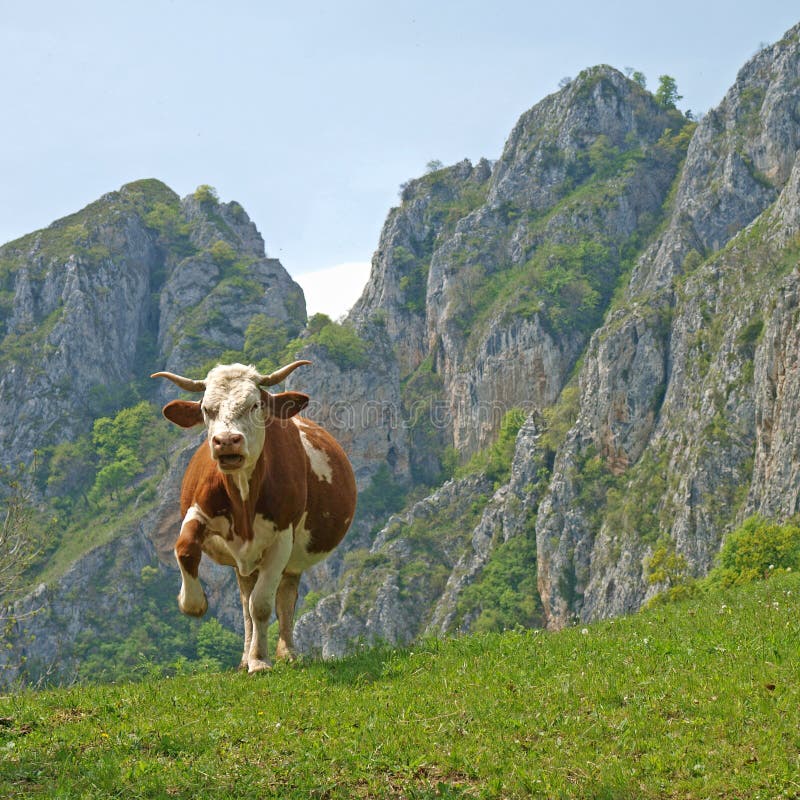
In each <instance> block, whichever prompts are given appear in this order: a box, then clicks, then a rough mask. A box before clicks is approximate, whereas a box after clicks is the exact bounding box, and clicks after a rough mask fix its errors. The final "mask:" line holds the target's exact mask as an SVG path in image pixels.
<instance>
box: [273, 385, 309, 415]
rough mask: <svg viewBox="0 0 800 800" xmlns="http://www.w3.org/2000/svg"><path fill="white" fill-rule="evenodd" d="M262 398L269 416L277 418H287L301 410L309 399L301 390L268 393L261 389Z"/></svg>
mask: <svg viewBox="0 0 800 800" xmlns="http://www.w3.org/2000/svg"><path fill="white" fill-rule="evenodd" d="M262 395H264V397H263V398H262V399H263V400H264V404H265V406H266V409H267V413H268V414H269V415H270V416H271V417H277V418H278V419H289V417H293V416H294V415H295V414H297V413H299V412H300V411H302V410H303V409H304V408H305V407H306V406H307V405H308V401H309V400H310V398H309V396H308V395H307V394H302V393H301V392H281V393H280V394H270V393H269V392H264V391H262Z"/></svg>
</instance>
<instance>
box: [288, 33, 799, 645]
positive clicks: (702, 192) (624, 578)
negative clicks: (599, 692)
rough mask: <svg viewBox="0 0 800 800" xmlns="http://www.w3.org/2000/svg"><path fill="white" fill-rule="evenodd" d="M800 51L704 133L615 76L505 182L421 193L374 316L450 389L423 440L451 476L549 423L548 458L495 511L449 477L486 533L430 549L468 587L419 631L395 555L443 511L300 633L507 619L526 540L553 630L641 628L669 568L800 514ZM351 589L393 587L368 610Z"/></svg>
mask: <svg viewBox="0 0 800 800" xmlns="http://www.w3.org/2000/svg"><path fill="white" fill-rule="evenodd" d="M799 36H800V27H796V28H794V29H792V30H791V31H789V32H788V33H787V34H786V36H785V37H784V38H783V39H782V40H781V41H780V42H778V43H777V44H775V45H774V46H772V47H768V48H765V49H763V50H762V51H760V52H759V53H758V54H757V55H756V56H755V57H754V58H753V59H752V60H751V61H750V62H749V63H748V64H747V65H746V66H745V67H744V68H743V69H742V71H741V72H740V74H739V76H738V77H737V80H736V83H735V84H734V86H733V87H732V88H731V90H730V91H729V92H728V94H727V95H726V96H725V98H724V99H723V101H722V103H721V104H720V105H719V107H717V108H715V109H713V110H711V111H710V112H709V113H708V114H706V115H705V117H704V118H703V120H702V121H701V122H700V123H699V124H698V125H695V124H694V123H688V122H687V121H686V120H681V119H680V118H679V117H677V116H675V113H674V112H673V113H672V116H668V115H667V113H666V112H665V110H664V109H659V108H657V107H655V105H654V104H653V102H652V98H650V97H649V96H648V95H646V93H644V92H641V91H640V90H639V87H635V86H634V85H632V84H630V83H629V82H627V81H626V80H625V79H624V78H623V77H622V76H621V75H619V73H616V72H615V71H613V70H610V69H608V68H605V67H600V68H595V69H593V70H588V71H587V72H585V73H582V74H581V75H580V76H579V77H578V78H577V79H576V80H575V81H573V82H572V84H571V85H570V86H568V87H567V88H565V89H564V90H563V91H562V92H559V93H558V94H556V95H553V96H551V97H550V98H546V99H545V100H544V101H543V102H542V103H540V104H539V105H537V106H536V107H534V108H533V109H532V110H531V111H530V112H528V113H527V114H525V115H523V117H522V118H521V120H520V122H519V123H518V124H517V126H516V127H515V129H514V131H513V132H512V135H511V137H510V138H509V141H508V143H507V145H506V148H505V150H504V153H503V155H502V156H501V158H500V159H499V160H498V161H497V162H496V163H495V164H494V165H492V166H491V169H490V168H489V166H488V165H487V164H486V163H485V162H483V163H481V164H480V165H479V166H478V167H475V168H473V167H471V166H470V165H469V164H468V163H463V164H459V165H456V166H455V167H452V168H450V169H448V170H445V171H443V172H440V173H434V174H432V175H427V176H425V177H424V178H422V179H419V180H418V181H414V182H411V183H409V184H408V185H407V186H406V187H405V190H404V192H403V201H404V202H403V205H402V206H401V207H400V208H399V209H395V210H393V211H392V212H391V214H390V216H389V219H388V220H387V225H386V228H385V229H384V235H383V237H382V239H381V246H380V247H379V249H378V252H377V253H376V257H375V261H374V262H373V274H372V279H371V282H370V285H369V286H368V288H367V290H366V291H365V293H364V295H363V296H362V298H361V300H360V301H359V304H358V305H357V306H356V307H355V308H354V310H353V312H352V315H351V317H352V319H353V320H354V321H355V323H356V324H358V323H359V322H361V321H363V320H365V319H368V318H370V316H371V315H372V316H375V315H377V316H378V317H379V318H385V319H386V320H387V329H388V331H389V334H390V336H392V335H395V334H394V333H393V332H395V331H396V332H397V334H396V335H397V337H398V338H402V333H401V332H402V331H404V330H407V331H409V332H410V333H411V335H410V337H409V339H408V340H406V339H404V340H403V342H402V343H401V344H398V345H397V347H396V352H397V353H398V359H399V361H400V364H401V373H405V374H410V375H411V376H412V378H413V375H414V370H415V369H418V368H419V365H420V364H422V365H424V366H425V367H427V368H428V369H430V370H431V371H432V372H433V374H434V376H435V378H436V380H434V381H432V382H431V381H429V384H430V383H433V384H434V385H435V386H436V387H437V394H436V401H435V403H434V404H433V405H434V406H435V407H436V408H437V409H438V410H439V412H440V413H439V416H438V418H437V419H438V420H439V421H440V425H439V428H438V430H437V434H438V436H437V437H434V438H433V439H432V440H431V437H428V441H427V442H422V444H423V446H424V445H426V444H427V447H428V451H429V452H430V451H431V450H433V451H434V452H435V453H436V454H437V457H438V458H439V459H440V463H441V458H442V453H443V452H444V455H445V456H447V451H446V448H447V447H448V446H450V447H453V448H455V450H456V452H457V453H458V454H459V456H460V459H461V461H462V463H463V461H464V459H465V457H466V456H468V455H469V454H470V453H475V452H476V451H479V450H480V449H481V448H482V447H485V446H486V443H487V442H490V441H492V439H493V437H494V436H496V435H497V430H498V422H499V420H500V419H501V418H502V416H503V414H504V413H506V412H507V411H508V410H509V409H511V408H513V407H520V408H522V409H525V410H526V411H527V412H532V416H531V420H533V419H535V418H537V415H540V416H538V418H539V419H540V422H541V424H542V426H543V427H542V430H543V431H544V434H543V435H542V436H540V437H539V438H540V439H541V440H544V444H543V445H542V444H539V446H536V444H534V442H533V441H532V440H531V430H530V427H524V428H523V429H521V430H520V434H519V438H518V441H517V448H516V451H515V453H514V461H513V464H514V467H513V473H512V475H513V476H516V475H525V476H526V477H525V478H524V481H523V482H520V481H519V480H515V478H514V477H512V478H511V480H510V481H509V482H508V483H507V484H504V485H503V486H500V487H495V491H494V493H493V494H492V495H491V498H490V499H488V500H487V498H486V487H485V486H484V487H483V488H482V489H481V488H478V487H477V486H474V485H472V484H469V483H463V482H462V483H461V484H460V485H459V484H455V485H453V486H452V487H450V489H449V491H450V492H453V491H455V492H457V493H458V494H459V495H460V501H459V503H458V504H457V505H458V506H459V507H462V506H466V505H468V504H473V506H474V505H475V504H476V503H477V504H478V506H480V508H481V509H482V511H481V519H480V521H479V522H478V523H477V524H476V525H475V526H474V527H472V528H471V530H472V538H471V540H470V537H469V536H466V535H465V536H464V538H463V539H462V540H461V541H460V543H459V545H458V553H459V554H458V555H457V556H456V557H453V556H452V554H451V556H450V558H449V560H444V559H442V558H436V557H433V558H432V559H431V564H432V567H431V569H432V571H433V570H437V571H438V570H442V571H444V572H446V574H447V577H446V579H445V578H443V577H441V576H440V578H439V580H440V581H441V582H443V583H444V586H445V588H443V589H442V590H441V593H440V594H439V595H438V597H437V598H436V600H435V601H431V602H430V603H428V602H426V603H425V604H424V611H423V612H421V613H419V614H418V615H417V618H416V620H413V621H409V619H408V614H409V612H408V610H407V609H404V608H403V604H402V598H401V594H402V593H400V594H398V591H397V590H395V589H394V588H393V587H398V586H399V587H402V575H403V562H402V559H401V560H400V561H398V563H397V565H396V567H395V568H394V569H389V570H386V569H385V562H386V559H389V560H391V559H392V558H396V553H397V552H399V551H398V547H399V546H398V541H399V542H401V543H402V542H404V541H405V539H404V535H403V531H404V530H406V529H407V528H408V527H412V528H413V525H414V520H415V519H416V516H415V515H419V514H420V513H422V509H423V508H427V506H425V505H423V506H422V507H421V506H419V504H418V505H417V506H413V507H412V508H411V509H410V510H409V512H407V514H410V517H408V516H407V517H405V518H403V517H401V518H399V521H395V522H394V523H393V524H392V525H390V526H388V527H387V528H385V529H384V530H383V531H382V532H381V534H380V535H379V536H378V538H377V539H376V541H375V542H374V543H373V545H372V548H371V550H370V552H369V557H368V558H367V557H365V559H366V560H365V562H364V564H357V565H354V566H353V568H352V570H351V572H349V573H348V572H346V573H345V575H344V577H343V588H342V589H341V590H340V591H339V592H337V593H336V594H335V595H334V596H332V597H329V598H327V599H326V601H324V602H323V603H322V604H320V607H319V609H318V610H317V611H315V612H314V613H313V614H310V615H308V616H307V617H304V618H303V619H302V620H301V622H300V623H299V626H298V627H299V629H300V630H303V629H305V628H308V629H309V630H314V635H315V636H320V635H321V636H323V638H324V636H325V634H324V628H325V626H331V629H332V630H334V631H335V633H332V634H331V636H330V637H329V638H328V639H327V640H326V642H327V644H326V647H327V648H328V651H330V652H340V651H341V650H342V644H341V643H342V641H343V638H346V637H343V635H342V631H343V630H349V631H351V632H352V633H353V635H354V636H358V637H361V638H366V639H368V640H379V639H388V640H389V641H395V640H403V639H407V638H408V637H409V636H415V635H419V634H420V633H422V632H425V631H436V632H437V633H444V632H448V631H455V630H467V629H470V626H471V625H472V627H473V629H474V627H475V625H476V624H477V620H479V619H481V614H483V620H484V621H486V620H487V618H491V615H492V614H494V615H495V619H503V618H502V615H500V617H498V616H497V615H498V610H497V604H496V603H495V602H494V601H493V600H492V599H491V598H490V597H489V596H488V594H487V592H481V591H480V585H481V583H482V582H483V583H485V584H487V585H489V586H493V588H494V589H495V590H499V591H501V592H502V591H506V590H507V589H508V586H509V585H510V584H511V583H512V582H514V580H515V578H514V577H512V576H513V575H514V571H513V568H512V567H511V565H510V564H509V563H508V561H507V559H506V557H505V553H506V552H507V551H506V550H504V549H503V548H502V547H500V546H499V545H500V544H501V543H503V544H507V543H508V542H509V541H512V542H517V545H516V546H517V548H518V552H519V554H520V557H521V558H525V559H526V562H525V563H526V568H527V570H528V573H529V576H530V575H533V576H535V580H536V582H537V585H538V591H534V592H532V594H535V595H536V597H535V599H536V600H537V601H538V602H540V603H541V606H540V619H541V621H542V622H543V624H545V625H547V626H549V627H553V628H557V627H560V626H563V625H565V624H568V623H569V622H570V621H571V620H575V619H582V620H588V619H593V618H597V617H603V616H611V615H614V614H619V613H626V612H630V611H633V610H635V609H637V608H638V607H639V606H640V605H641V604H642V603H643V602H644V601H645V600H646V599H648V598H649V597H651V596H652V595H653V594H655V593H656V592H658V591H660V590H661V589H663V588H664V586H663V585H659V584H657V583H653V581H652V580H651V570H650V563H651V560H652V558H653V556H654V554H659V553H661V554H663V553H670V554H672V555H674V556H675V557H676V561H675V563H677V564H682V565H683V575H684V577H688V576H692V575H702V574H704V573H705V572H706V571H707V570H708V569H709V567H710V566H711V565H712V563H713V559H714V556H715V554H716V553H717V551H718V549H719V546H720V543H721V541H722V538H723V537H724V535H725V533H726V532H727V531H729V530H731V528H732V527H734V526H735V525H736V524H738V523H740V522H741V521H742V519H743V518H744V517H745V516H747V515H748V514H750V513H753V512H760V513H763V514H766V515H769V516H776V517H785V516H787V515H790V514H792V513H795V512H796V511H797V504H798V483H797V480H798V454H797V437H796V433H797V431H796V422H795V420H796V418H797V417H796V414H795V413H794V412H795V411H796V400H795V398H796V396H797V395H796V387H795V372H796V364H797V357H798V353H797V347H796V344H797V342H796V339H797V336H796V327H797V319H798V316H797V314H798V312H797V295H796V292H797V281H798V280H799V279H800V277H798V276H800V272H798V253H799V252H800V250H799V249H798V245H800V241H799V240H798V220H797V212H798V203H797V197H798V196H797V184H796V180H797V178H796V172H797V169H798V166H797V152H798V135H800V114H798V110H797V108H798V107H797V84H798V58H799V57H800V46H799V45H798V38H799ZM459 186H460V187H461V190H460V191H461V194H459ZM445 188H446V192H445ZM437 191H438V192H439V194H438V195H437ZM464 197H469V198H470V202H469V204H466V203H465V201H464V200H463V199H462V200H458V199H457V198H464ZM437 201H438V202H442V203H443V208H444V211H443V212H440V214H439V216H438V217H437V216H436V215H435V214H432V213H431V208H433V207H435V204H436V202H437ZM448 213H449V216H448V215H447V214H448ZM431 218H433V219H438V220H439V224H438V227H435V229H434V231H435V232H434V233H431V232H430V229H429V228H426V227H425V225H424V224H423V223H424V222H425V221H426V220H430V219H431ZM398 250H399V257H398ZM428 254H429V255H428ZM422 277H424V278H425V281H424V297H425V302H424V304H423V303H422V302H421V300H418V301H417V304H416V305H415V304H414V303H413V302H409V295H408V292H409V290H410V287H417V288H416V292H417V293H416V294H415V295H414V298H418V299H419V298H421V297H422V288H421V287H422V285H423V282H422V280H421V278H422ZM387 287H391V289H389V288H387ZM414 315H416V316H414ZM409 341H410V342H411V343H412V345H411V346H409ZM409 383H410V381H409ZM429 405H430V404H429ZM412 423H413V420H412V421H411V422H410V423H409V428H410V430H411V433H412V436H411V437H410V444H411V448H412V451H411V453H410V459H411V463H412V465H413V464H414V463H415V461H419V460H420V452H419V443H418V442H415V439H414V437H413V424H412ZM531 424H533V423H532V422H531ZM415 446H416V448H417V451H416V452H415ZM437 447H438V448H439V450H438V451H436V448H437ZM526 465H527V466H526ZM462 470H463V467H462ZM428 474H429V475H430V472H429V473H428ZM442 492H445V490H444V489H442V490H439V492H436V493H434V494H433V495H431V498H430V499H429V500H427V501H423V502H424V503H429V502H430V503H433V504H434V505H435V506H437V507H438V509H439V511H438V513H436V514H434V515H433V517H434V518H448V517H450V516H452V515H453V511H452V506H453V500H452V498H450V497H449V495H448V494H447V492H445V494H444V495H442ZM520 509H526V511H525V512H524V513H522V512H520ZM520 514H521V516H520ZM432 527H433V528H434V530H436V525H435V524H434V523H432ZM467 527H470V526H467ZM526 537H532V538H533V539H534V540H535V545H534V546H533V547H532V548H531V549H528V550H526V549H525V547H524V542H525V541H526ZM427 547H428V550H431V547H430V545H427ZM405 549H406V550H408V547H407V546H406V548H405ZM400 550H401V551H402V552H404V553H405V550H403V548H402V547H400ZM518 563H519V560H516V561H514V562H513V564H514V566H517V565H518ZM375 564H382V565H383V569H382V570H381V569H376V568H375ZM365 565H366V566H365ZM496 571H505V574H506V575H507V576H508V580H507V582H506V585H505V586H503V585H502V583H501V584H500V585H496V584H492V583H491V581H492V580H493V574H494V572H496ZM373 572H374V575H373ZM680 578H681V576H680V575H677V576H673V580H680ZM353 585H358V586H359V587H360V588H361V591H362V593H363V592H366V591H367V590H366V589H365V588H364V587H365V586H371V587H372V592H373V594H372V595H370V597H371V598H372V599H371V600H369V601H368V602H367V604H366V606H367V607H366V609H364V611H363V612H362V613H361V614H358V613H354V612H353V610H352V609H353V605H352V603H350V604H348V602H347V597H348V592H350V591H351V590H352V586H353ZM470 597H471V598H473V602H477V606H475V607H474V608H473V610H472V613H471V615H470V614H464V613H463V608H464V606H465V604H466V603H467V601H468V600H469V599H470ZM487 614H488V617H487ZM398 617H399V618H400V619H399V620H398V619H397V618H398ZM381 620H387V622H386V624H385V625H382V624H381ZM400 631H402V635H401V634H400V633H399V632H400ZM323 651H325V647H323Z"/></svg>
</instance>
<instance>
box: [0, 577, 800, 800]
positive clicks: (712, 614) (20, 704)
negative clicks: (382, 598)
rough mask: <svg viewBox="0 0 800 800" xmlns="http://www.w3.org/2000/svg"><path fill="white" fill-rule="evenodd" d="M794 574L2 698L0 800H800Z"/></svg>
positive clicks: (798, 584)
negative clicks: (413, 643) (553, 622)
mask: <svg viewBox="0 0 800 800" xmlns="http://www.w3.org/2000/svg"><path fill="white" fill-rule="evenodd" d="M799 672H800V576H798V575H794V574H789V575H784V576H779V577H775V578H773V579H771V580H769V581H765V582H759V583H756V584H752V585H750V586H747V587H744V588H738V589H731V590H717V591H712V592H710V593H708V594H705V595H703V596H702V597H701V598H700V599H693V600H689V601H685V602H683V603H674V604H670V605H665V606H660V607H657V608H654V609H652V610H650V611H647V612H643V613H641V614H639V615H636V616H633V617H629V618H623V619H617V620H614V621H612V622H605V623H600V624H596V625H592V626H589V627H588V628H581V627H576V628H571V629H568V630H565V631H563V632H561V633H558V634H547V633H544V632H541V631H524V632H523V631H519V632H507V633H504V634H490V635H484V636H473V637H468V638H463V639H460V640H454V641H449V642H438V641H433V642H429V643H427V644H425V645H422V646H420V647H415V648H414V649H413V650H407V651H390V650H381V649H378V650H371V651H366V652H364V653H362V654H360V655H358V656H355V657H352V658H349V659H347V660H343V661H339V662H330V663H319V662H315V663H307V664H304V665H301V666H279V667H278V668H276V669H275V670H274V671H273V672H272V673H271V674H268V675H262V676H257V677H248V676H246V675H240V674H235V673H232V672H224V673H216V674H205V675H197V676H194V677H189V678H187V677H179V678H173V679H167V680H165V679H161V680H157V681H150V682H142V683H138V684H124V685H116V686H103V687H74V688H72V689H69V690H59V691H48V692H41V693H31V692H23V693H19V694H12V695H9V696H6V697H2V698H0V753H2V759H0V796H4V797H26V798H36V797H47V798H67V797H70V798H71V797H85V798H94V797H97V798H99V797H103V798H105V797H125V798H145V797H147V798H156V797H165V798H166V797H192V798H216V797H220V798H221V797H226V798H227V797H236V798H268V797H276V798H277V797H281V798H287V797H288V798H295V797H296V798H309V797H312V798H313V797H318V798H351V797H396V798H400V797H403V798H432V797H444V798H455V797H487V798H488V797H511V798H514V797H543V798H555V797H593V798H594V797H597V798H710V797H719V798H744V797H747V798H756V797H769V798H773V797H798V796H800V778H798V776H800V729H798V726H797V710H798V707H799V706H800V685H799V684H798V679H797V678H798V673H799Z"/></svg>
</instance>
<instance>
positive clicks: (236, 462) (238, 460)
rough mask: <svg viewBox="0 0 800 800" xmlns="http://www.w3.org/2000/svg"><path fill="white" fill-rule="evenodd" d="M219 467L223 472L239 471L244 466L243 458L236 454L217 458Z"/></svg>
mask: <svg viewBox="0 0 800 800" xmlns="http://www.w3.org/2000/svg"><path fill="white" fill-rule="evenodd" d="M217 461H218V462H219V465H220V467H221V468H222V469H224V470H234V469H239V467H241V466H242V464H244V456H241V455H237V454H230V455H226V456H217Z"/></svg>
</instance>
